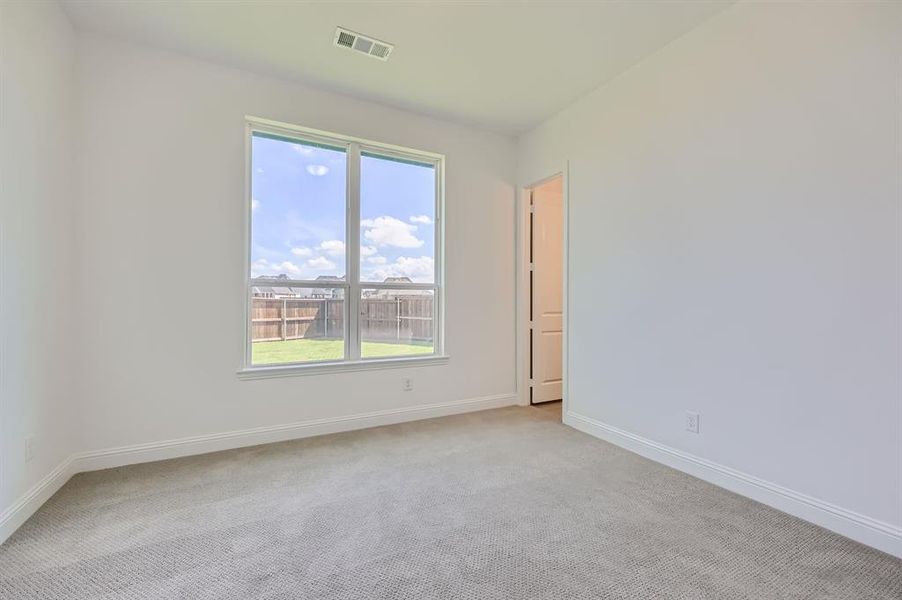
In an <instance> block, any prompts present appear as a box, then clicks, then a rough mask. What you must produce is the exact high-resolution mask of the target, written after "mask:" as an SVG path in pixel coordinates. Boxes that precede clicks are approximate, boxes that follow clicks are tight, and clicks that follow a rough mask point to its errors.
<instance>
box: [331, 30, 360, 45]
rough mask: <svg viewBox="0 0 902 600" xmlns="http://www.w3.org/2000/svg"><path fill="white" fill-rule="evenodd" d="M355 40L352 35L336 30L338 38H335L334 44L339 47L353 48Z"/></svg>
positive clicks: (355, 37)
mask: <svg viewBox="0 0 902 600" xmlns="http://www.w3.org/2000/svg"><path fill="white" fill-rule="evenodd" d="M356 39H357V36H356V35H354V34H353V33H348V32H347V31H342V30H340V29H339V30H338V36H337V37H336V38H335V43H336V44H337V45H339V46H345V47H347V48H353V47H354V40H356Z"/></svg>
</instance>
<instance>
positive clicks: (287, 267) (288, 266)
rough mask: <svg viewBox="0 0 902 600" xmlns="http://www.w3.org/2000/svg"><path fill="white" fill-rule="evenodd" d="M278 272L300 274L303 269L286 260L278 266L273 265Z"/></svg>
mask: <svg viewBox="0 0 902 600" xmlns="http://www.w3.org/2000/svg"><path fill="white" fill-rule="evenodd" d="M271 267H272V268H273V269H274V270H276V271H288V272H289V273H300V272H301V268H300V267H299V266H297V265H296V264H294V263H293V262H291V261H288V260H285V261H282V262H280V263H279V264H277V265H271Z"/></svg>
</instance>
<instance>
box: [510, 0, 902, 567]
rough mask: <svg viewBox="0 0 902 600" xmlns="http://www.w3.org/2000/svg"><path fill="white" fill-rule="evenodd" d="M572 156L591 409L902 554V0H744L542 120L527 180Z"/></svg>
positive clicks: (523, 161)
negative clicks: (694, 427) (697, 422)
mask: <svg viewBox="0 0 902 600" xmlns="http://www.w3.org/2000/svg"><path fill="white" fill-rule="evenodd" d="M567 160H569V175H570V179H569V184H570V217H569V226H570V242H569V243H570V263H569V269H570V289H569V291H570V300H569V309H570V330H569V331H570V338H569V357H570V376H571V379H570V382H569V386H570V387H569V393H570V397H569V408H570V411H571V412H572V413H573V415H575V416H576V417H585V418H587V419H588V420H587V419H573V421H574V422H579V423H581V424H582V425H583V426H585V428H587V429H592V427H593V426H594V427H595V429H594V431H595V432H596V433H598V434H599V435H608V437H610V438H611V439H617V440H620V441H626V440H628V439H630V438H629V434H631V435H633V436H639V437H640V438H644V441H645V442H648V441H650V442H651V445H649V444H645V443H644V442H643V444H638V445H637V446H636V447H640V446H641V447H645V448H646V450H648V453H649V454H654V452H653V451H652V450H653V446H654V445H655V444H657V445H663V446H664V447H666V448H665V451H664V452H663V453H658V455H659V456H665V455H666V454H667V452H669V451H670V449H674V450H676V451H677V452H678V453H685V454H689V455H694V456H695V457H700V458H701V459H704V460H707V461H712V462H713V463H716V464H717V465H720V466H723V467H727V468H729V469H733V470H735V471H738V472H739V473H741V474H745V475H748V476H750V478H749V481H752V479H753V478H759V479H761V480H764V482H765V483H767V484H775V485H776V486H783V487H785V488H788V490H789V491H790V492H788V493H789V495H791V493H798V494H803V495H805V496H806V497H810V498H808V499H814V500H815V501H816V503H819V504H818V506H819V507H820V508H818V510H824V511H827V512H829V510H828V509H827V508H825V507H827V505H828V504H830V505H835V507H838V508H839V510H840V512H841V513H842V515H844V517H843V518H851V519H852V520H854V519H856V518H859V517H860V519H859V521H860V523H859V524H862V523H864V525H862V527H864V528H865V529H866V528H867V527H873V528H874V531H873V532H871V533H874V536H877V537H879V536H878V534H877V533H876V532H877V530H880V529H883V530H884V533H887V536H888V537H887V536H884V538H882V539H883V542H879V543H883V546H882V547H883V548H884V549H889V550H890V551H894V552H896V553H899V552H902V344H900V340H902V176H900V172H902V171H900V169H902V4H898V3H896V4H894V3H883V4H877V3H799V4H791V3H760V4H752V3H749V4H740V5H737V6H735V7H733V8H731V9H728V10H727V11H725V12H724V13H722V14H721V15H719V16H716V17H714V18H713V19H712V20H711V21H709V22H707V23H705V24H703V25H702V26H701V27H699V28H698V29H696V30H694V31H693V32H690V33H689V34H688V35H686V36H685V37H683V38H681V39H679V40H677V41H676V42H674V43H672V44H671V45H669V46H668V47H666V48H664V49H663V50H662V51H660V52H659V53H657V54H655V55H653V56H652V57H649V58H648V59H646V60H645V61H643V62H642V63H640V64H639V65H638V66H636V67H634V68H633V69H631V70H630V71H628V72H626V73H625V74H623V75H621V76H620V77H618V78H617V79H616V80H614V81H613V82H611V83H609V84H608V85H605V86H603V87H601V88H599V89H597V90H596V91H594V92H592V93H591V94H590V95H588V96H586V97H584V98H583V99H581V100H580V101H578V102H577V103H575V104H573V105H571V106H570V107H568V108H567V109H565V110H563V111H562V112H561V113H559V114H558V115H556V116H555V117H553V118H551V119H550V120H548V121H547V122H545V123H544V124H542V125H541V126H539V127H538V128H537V129H535V130H534V131H532V132H530V133H529V134H527V135H525V136H523V138H522V139H521V143H520V147H519V163H518V166H519V181H520V182H521V184H528V183H530V182H533V181H536V180H538V179H540V178H542V177H545V176H547V175H549V174H551V173H553V172H555V171H557V170H559V167H560V165H561V164H562V163H563V162H564V161H567ZM686 410H696V411H698V412H700V413H701V432H700V434H698V435H694V434H691V433H688V432H686V431H684V412H685V411H686ZM591 423H594V425H593V426H589V425H587V424H591ZM611 428H615V429H611ZM616 430H620V431H621V432H625V433H626V434H627V435H620V434H617V433H616ZM677 462H678V461H677ZM685 464H689V462H685ZM694 464H696V466H698V465H700V464H701V463H694ZM702 471H704V469H700V471H699V472H702ZM712 473H713V471H711V470H710V469H709V470H708V474H709V475H711V474H712ZM703 474H704V473H703ZM731 476H732V475H731ZM712 477H713V476H712ZM713 478H715V477H713ZM737 488H742V486H737ZM742 489H744V488H742ZM749 489H751V488H749ZM769 489H771V491H772V490H773V489H776V488H775V487H774V486H771V488H769ZM768 493H770V492H768ZM780 493H782V492H778V493H777V494H776V495H771V496H767V494H764V495H763V496H762V497H765V499H767V498H770V499H771V500H773V499H774V498H777V496H779V495H780ZM807 501H808V500H804V502H807ZM787 502H788V500H787ZM786 506H788V504H787V505H786ZM799 506H801V505H799ZM798 512H800V513H804V511H803V510H802V509H801V508H800V509H799V511H798ZM815 512H816V511H815ZM818 514H821V513H818ZM809 516H810V515H809ZM822 516H824V515H822ZM828 520H829V519H828V518H827V517H826V516H824V524H827V525H829V526H834V528H840V529H841V528H842V527H841V526H840V525H836V524H835V523H828V522H826V521H828ZM853 529H854V528H852V529H848V530H846V531H845V532H846V533H849V534H850V535H856V533H855V531H853ZM862 531H863V530H862ZM862 531H859V532H858V533H861V535H860V536H859V538H860V539H864V538H866V537H867V535H869V534H867V532H864V533H862ZM866 534H867V535H866ZM894 536H895V537H894ZM891 538H893V539H894V540H895V541H893V539H891ZM875 540H876V537H874V538H868V539H867V540H865V541H869V543H878V542H877V541H875ZM893 544H895V546H893Z"/></svg>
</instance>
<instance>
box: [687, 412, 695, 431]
mask: <svg viewBox="0 0 902 600" xmlns="http://www.w3.org/2000/svg"><path fill="white" fill-rule="evenodd" d="M686 431H691V432H692V433H698V413H697V412H692V411H691V410H687V411H686Z"/></svg>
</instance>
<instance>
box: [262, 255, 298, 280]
mask: <svg viewBox="0 0 902 600" xmlns="http://www.w3.org/2000/svg"><path fill="white" fill-rule="evenodd" d="M300 272H301V268H300V267H299V266H297V265H296V264H294V263H293V262H291V261H288V260H284V261H282V262H272V263H271V262H269V261H268V260H266V259H265V258H258V259H257V260H255V261H254V263H253V264H252V265H251V276H252V277H260V276H261V275H280V274H282V273H286V274H288V273H291V274H292V275H297V274H298V273H300Z"/></svg>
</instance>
